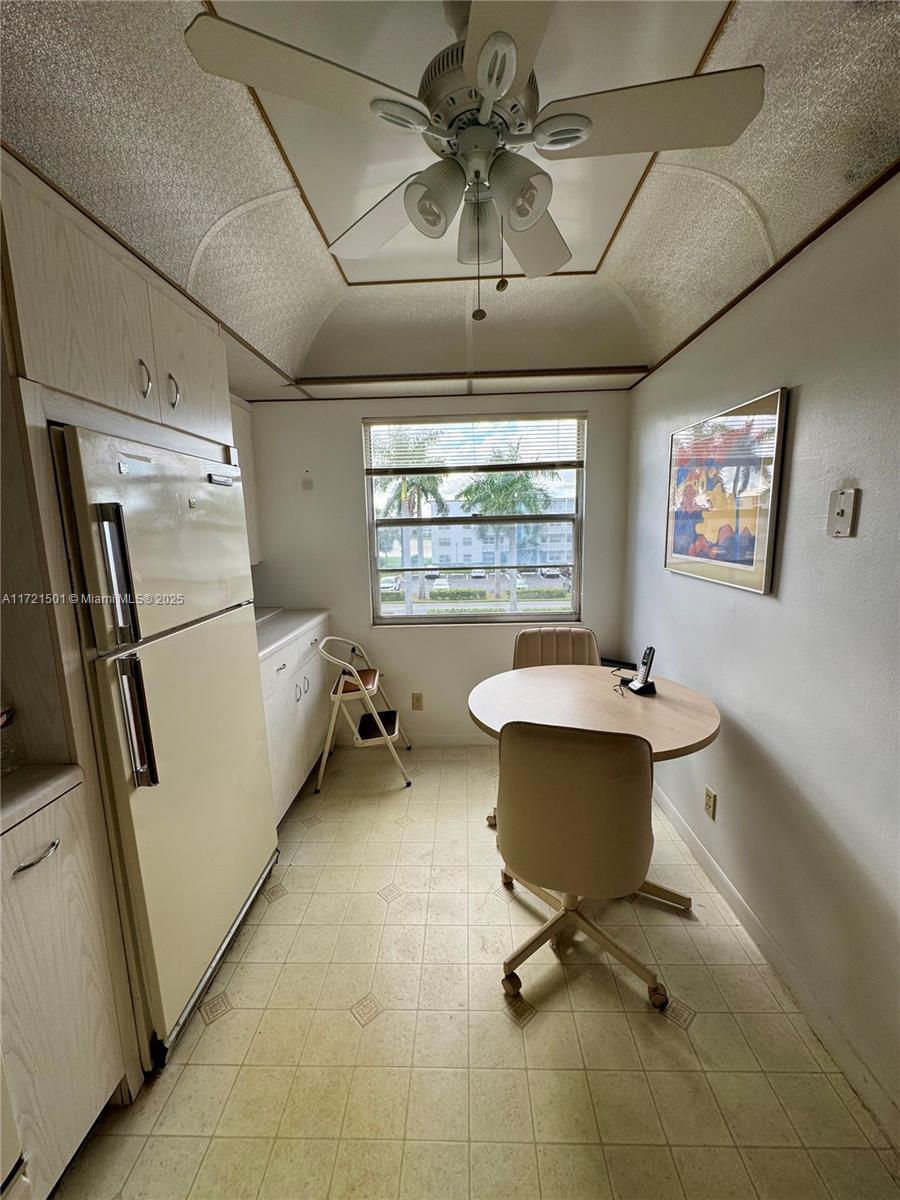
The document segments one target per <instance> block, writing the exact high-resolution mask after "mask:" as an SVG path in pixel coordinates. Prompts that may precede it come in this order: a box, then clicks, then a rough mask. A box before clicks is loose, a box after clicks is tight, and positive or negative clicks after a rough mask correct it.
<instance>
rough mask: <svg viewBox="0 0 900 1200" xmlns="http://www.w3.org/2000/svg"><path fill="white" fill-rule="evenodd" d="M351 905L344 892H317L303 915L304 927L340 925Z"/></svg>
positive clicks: (348, 897)
mask: <svg viewBox="0 0 900 1200" xmlns="http://www.w3.org/2000/svg"><path fill="white" fill-rule="evenodd" d="M349 903H350V896H349V895H348V894H346V893H342V892H315V893H313V895H312V896H311V897H310V901H309V905H308V906H307V909H306V912H305V913H304V914H303V924H304V925H340V924H341V922H342V921H343V919H344V914H345V913H346V911H347V905H348V904H349Z"/></svg>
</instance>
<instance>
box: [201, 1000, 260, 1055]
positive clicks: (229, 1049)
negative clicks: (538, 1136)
mask: <svg viewBox="0 0 900 1200" xmlns="http://www.w3.org/2000/svg"><path fill="white" fill-rule="evenodd" d="M261 1016H262V1011H261V1010H260V1009H258V1008H232V1009H231V1010H230V1011H228V1012H226V1013H223V1014H222V1016H221V1017H217V1018H216V1020H215V1021H213V1022H212V1024H210V1025H207V1027H206V1028H205V1029H204V1030H203V1033H202V1034H201V1036H200V1040H199V1042H198V1043H197V1045H196V1046H195V1047H194V1051H193V1053H192V1054H191V1059H190V1061H191V1063H201V1064H205V1065H210V1064H217V1063H222V1064H225V1065H228V1064H232V1065H238V1066H239V1065H240V1064H241V1063H242V1062H243V1061H244V1056H245V1055H246V1053H247V1049H248V1047H249V1045H250V1043H251V1042H252V1040H253V1035H254V1033H256V1027H257V1025H259V1020H260V1017H261Z"/></svg>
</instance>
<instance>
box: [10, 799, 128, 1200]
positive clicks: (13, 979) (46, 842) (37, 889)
mask: <svg viewBox="0 0 900 1200" xmlns="http://www.w3.org/2000/svg"><path fill="white" fill-rule="evenodd" d="M90 817H91V813H90V808H89V794H88V793H87V792H86V791H85V789H84V786H83V785H79V786H78V787H76V788H73V789H72V790H71V791H69V792H67V793H66V794H65V795H64V796H62V797H60V799H59V800H55V801H54V802H53V803H52V804H49V805H47V807H46V808H42V809H41V810H40V811H39V812H37V813H35V814H34V816H32V817H29V818H28V820H26V821H23V822H22V823H21V824H20V825H17V826H16V827H15V828H14V829H11V830H9V832H8V833H6V834H4V836H3V842H2V877H3V927H2V933H3V985H4V986H3V1011H2V1015H3V1061H4V1067H5V1071H6V1077H7V1083H8V1085H9V1090H10V1094H11V1096H12V1103H13V1109H14V1111H15V1117H16V1123H17V1125H18V1130H19V1134H20V1136H21V1139H22V1145H23V1146H25V1147H26V1148H29V1149H30V1150H31V1151H32V1154H31V1178H32V1180H33V1183H34V1189H35V1196H36V1197H38V1200H42V1198H43V1197H45V1196H46V1195H47V1194H48V1192H49V1191H50V1189H51V1188H52V1186H53V1185H54V1184H55V1182H56V1180H57V1179H58V1177H59V1175H60V1174H61V1172H62V1170H63V1169H64V1167H65V1166H66V1164H67V1163H68V1161H69V1159H70V1158H71V1157H72V1156H73V1155H74V1153H75V1151H76V1150H77V1149H78V1146H79V1144H80V1142H81V1141H82V1139H83V1138H84V1137H85V1135H86V1134H87V1132H88V1130H89V1129H90V1127H91V1125H92V1124H93V1123H94V1121H95V1120H96V1118H97V1116H98V1114H99V1113H100V1111H101V1109H102V1108H103V1105H104V1104H105V1103H106V1101H107V1100H108V1098H109V1096H110V1094H111V1093H112V1091H113V1090H114V1088H115V1087H116V1084H117V1083H118V1082H119V1080H120V1079H121V1077H122V1074H123V1072H124V1063H123V1059H122V1050H121V1045H120V1043H119V1036H118V1029H117V1026H116V1018H115V1011H114V1002H113V990H112V981H111V978H110V971H109V964H108V961H107V957H106V941H105V937H104V930H103V918H102V911H101V904H100V896H99V881H98V878H97V873H96V868H95V853H96V850H95V847H94V844H93V829H92V822H91V819H90Z"/></svg>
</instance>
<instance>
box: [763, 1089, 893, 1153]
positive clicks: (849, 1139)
mask: <svg viewBox="0 0 900 1200" xmlns="http://www.w3.org/2000/svg"><path fill="white" fill-rule="evenodd" d="M769 1083H770V1084H771V1085H772V1087H773V1088H774V1090H775V1094H776V1095H777V1096H778V1099H779V1100H780V1101H781V1103H782V1105H783V1106H784V1109H785V1111H786V1112H787V1114H788V1116H789V1117H790V1119H791V1121H792V1123H793V1125H794V1128H795V1129H796V1130H797V1132H798V1133H799V1134H800V1140H801V1141H802V1142H803V1144H804V1145H805V1146H828V1147H830V1148H832V1149H834V1148H839V1147H852V1146H858V1147H860V1148H863V1147H868V1145H869V1141H868V1138H867V1137H866V1135H865V1134H864V1133H863V1131H862V1130H861V1129H860V1127H859V1126H858V1125H857V1123H856V1122H855V1121H854V1120H853V1118H852V1117H851V1115H850V1113H849V1112H848V1111H847V1109H846V1107H845V1106H844V1103H843V1101H842V1100H841V1098H840V1096H838V1094H837V1092H836V1091H835V1090H834V1088H833V1087H832V1086H831V1083H830V1081H829V1079H828V1076H827V1075H820V1074H816V1075H813V1074H808V1073H804V1074H799V1073H798V1074H784V1075H775V1074H773V1075H770V1076H769Z"/></svg>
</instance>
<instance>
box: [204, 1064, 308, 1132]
mask: <svg viewBox="0 0 900 1200" xmlns="http://www.w3.org/2000/svg"><path fill="white" fill-rule="evenodd" d="M293 1078H294V1069H293V1067H246V1066H245V1067H241V1070H240V1074H239V1075H238V1077H237V1079H236V1080H235V1083H234V1087H233V1088H232V1089H231V1095H230V1096H229V1097H228V1102H227V1103H226V1105H225V1108H224V1110H223V1112H222V1116H221V1117H220V1118H219V1123H218V1125H217V1126H216V1136H217V1137H274V1136H275V1134H276V1133H277V1132H278V1126H279V1124H280V1122H281V1114H282V1111H283V1109H284V1104H285V1100H286V1099H287V1094H288V1091H289V1090H290V1086H291V1081H292V1080H293Z"/></svg>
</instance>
